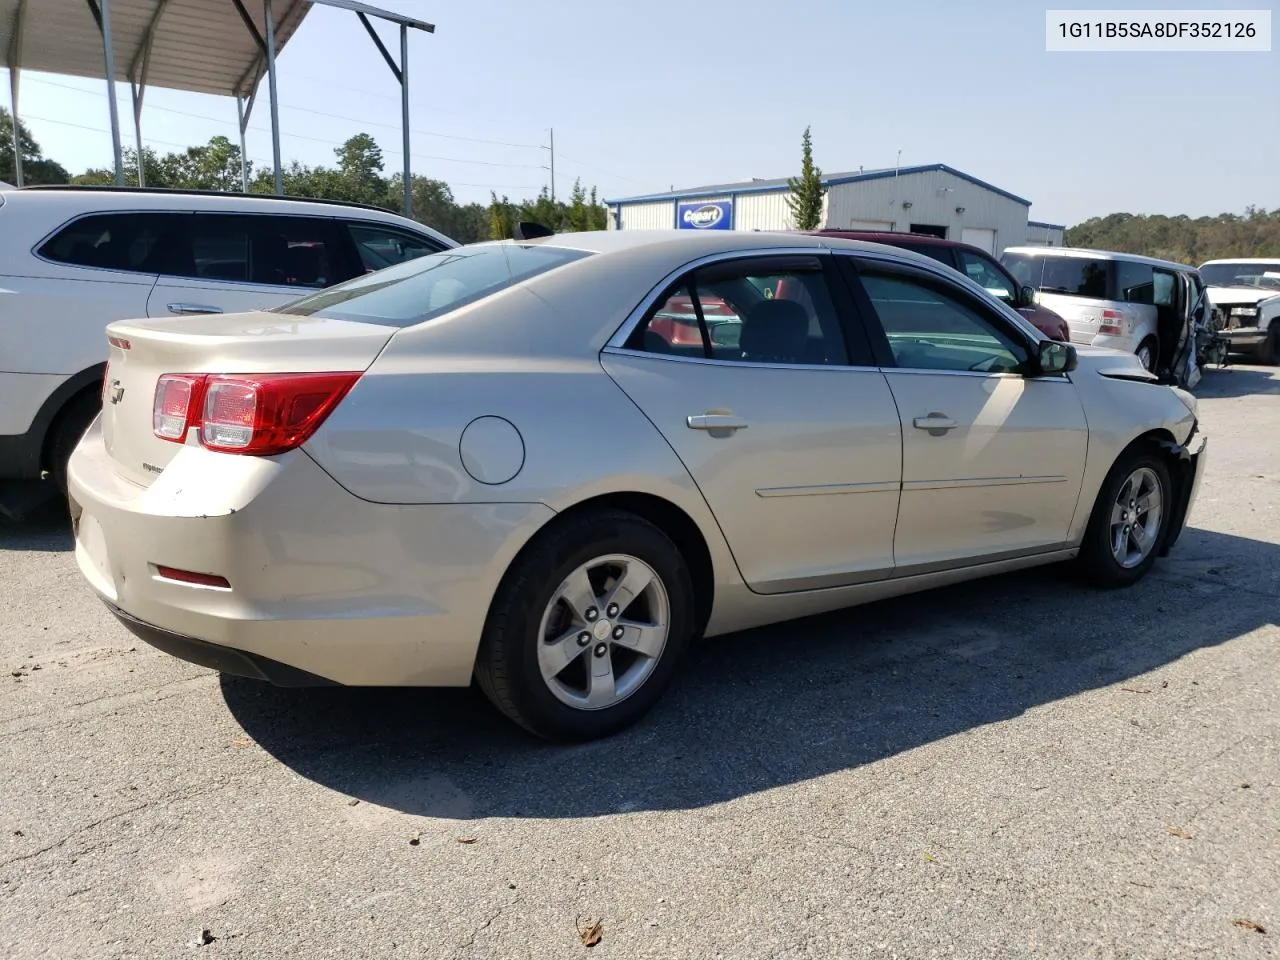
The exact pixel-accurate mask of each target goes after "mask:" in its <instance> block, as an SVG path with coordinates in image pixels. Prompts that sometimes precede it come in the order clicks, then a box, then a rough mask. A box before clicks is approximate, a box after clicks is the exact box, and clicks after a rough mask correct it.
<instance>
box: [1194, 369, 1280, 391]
mask: <svg viewBox="0 0 1280 960" xmlns="http://www.w3.org/2000/svg"><path fill="white" fill-rule="evenodd" d="M1194 393H1195V395H1196V396H1197V397H1199V398H1200V399H1202V400H1203V399H1206V398H1212V397H1256V396H1259V395H1262V394H1275V393H1280V370H1277V369H1276V368H1275V367H1247V366H1236V365H1235V364H1232V365H1231V366H1228V367H1209V368H1208V369H1207V370H1205V372H1204V375H1203V376H1202V377H1201V378H1200V382H1199V383H1198V384H1196V388H1195V390H1194Z"/></svg>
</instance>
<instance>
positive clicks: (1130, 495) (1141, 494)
mask: <svg viewBox="0 0 1280 960" xmlns="http://www.w3.org/2000/svg"><path fill="white" fill-rule="evenodd" d="M1163 516H1164V490H1163V488H1162V487H1161V484H1160V478H1159V476H1157V475H1156V472H1155V471H1154V470H1152V469H1151V468H1150V467H1139V468H1138V469H1137V470H1135V471H1133V473H1131V474H1129V477H1128V479H1126V480H1125V482H1124V483H1123V484H1121V485H1120V492H1119V494H1118V495H1117V496H1116V499H1115V503H1114V504H1112V507H1111V555H1112V556H1113V557H1115V560H1116V563H1118V564H1120V566H1122V567H1124V568H1125V569H1126V570H1129V569H1132V568H1133V567H1136V566H1138V565H1139V564H1141V563H1142V562H1143V561H1144V560H1146V559H1147V557H1149V556H1150V555H1151V551H1152V550H1154V549H1155V546H1156V538H1157V537H1158V536H1159V535H1160V521H1161V519H1162V517H1163Z"/></svg>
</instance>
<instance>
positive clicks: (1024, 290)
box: [1018, 284, 1036, 307]
mask: <svg viewBox="0 0 1280 960" xmlns="http://www.w3.org/2000/svg"><path fill="white" fill-rule="evenodd" d="M1035 305H1036V288H1035V287H1032V286H1028V285H1027V284H1023V285H1022V286H1021V287H1019V288H1018V306H1020V307H1034V306H1035Z"/></svg>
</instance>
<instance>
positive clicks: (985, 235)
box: [960, 227, 996, 256]
mask: <svg viewBox="0 0 1280 960" xmlns="http://www.w3.org/2000/svg"><path fill="white" fill-rule="evenodd" d="M960 242H961V243H968V244H972V245H973V246H975V247H977V248H979V249H980V250H985V251H987V253H989V254H991V255H992V256H995V252H996V232H995V231H994V230H987V229H986V228H985V227H965V228H964V229H963V230H961V231H960Z"/></svg>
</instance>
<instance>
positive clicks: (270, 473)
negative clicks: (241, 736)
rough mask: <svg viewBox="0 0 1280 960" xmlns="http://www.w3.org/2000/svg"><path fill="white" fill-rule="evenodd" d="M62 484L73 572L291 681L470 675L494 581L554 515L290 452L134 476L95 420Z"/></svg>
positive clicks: (221, 663) (139, 623)
mask: <svg viewBox="0 0 1280 960" xmlns="http://www.w3.org/2000/svg"><path fill="white" fill-rule="evenodd" d="M69 486H70V490H69V494H70V500H71V512H72V519H73V524H74V528H75V540H76V547H75V552H76V561H77V563H78V565H79V567H80V570H81V573H82V574H83V575H84V577H85V579H87V580H88V581H89V583H90V585H91V586H92V587H93V588H94V590H95V591H96V592H97V593H98V594H99V596H100V597H101V598H102V599H103V600H105V601H106V602H107V603H108V604H109V605H110V606H111V607H112V608H113V610H115V611H118V615H123V619H124V621H125V623H126V625H127V626H128V627H129V629H130V630H132V631H133V632H134V633H136V634H137V635H138V636H139V637H141V638H142V639H143V640H145V641H147V642H148V643H151V644H152V645H153V646H156V647H159V648H160V649H162V650H166V651H167V652H170V653H173V654H174V655H176V656H179V657H182V658H183V659H187V660H192V661H194V662H196V663H203V664H205V665H207V666H211V667H214V668H216V669H219V670H226V671H227V672H230V673H237V674H244V675H248V676H258V677H263V678H265V679H268V680H271V681H272V682H282V680H283V681H284V682H288V683H290V684H292V683H294V682H297V681H298V679H299V678H298V676H297V673H296V672H301V673H303V674H309V675H312V676H313V677H314V678H318V679H320V680H322V681H328V682H331V683H337V684H344V685H352V686H356V685H361V686H382V685H403V686H464V685H466V684H468V683H470V681H471V674H472V670H473V667H474V662H475V655H476V650H477V648H478V646H479V640H480V634H481V632H482V630H483V627H484V621H485V618H486V616H487V615H488V610H489V604H490V601H491V599H492V596H493V592H494V590H495V589H496V587H497V584H498V582H499V580H500V579H501V577H502V574H503V573H504V572H505V570H506V568H507V566H508V565H509V563H510V561H511V559H512V558H513V557H514V555H515V553H516V551H517V550H519V548H520V547H521V546H523V545H524V543H525V542H526V541H527V540H528V538H529V537H530V536H531V535H532V534H533V532H535V531H536V530H537V529H539V528H540V527H541V526H542V524H543V523H545V522H546V521H547V520H548V519H549V518H550V517H551V516H553V512H552V511H551V509H550V508H549V507H545V506H543V505H541V504H427V505H415V506H403V505H392V504H377V503H370V502H368V501H364V500H360V499H359V498H357V497H354V496H352V495H351V494H350V493H348V492H347V491H346V490H344V489H343V488H342V487H341V486H339V485H338V484H337V483H336V482H335V481H334V480H333V479H332V478H330V477H329V475H328V474H326V473H325V472H324V471H323V470H321V469H320V467H319V466H318V465H316V463H315V462H314V461H313V460H311V459H310V457H308V456H307V455H306V454H305V453H302V452H300V451H293V452H292V453H289V454H285V455H282V456H280V457H275V458H269V459H267V458H256V457H237V456H229V455H225V454H215V453H210V452H208V451H206V450H202V449H200V448H199V447H184V448H182V449H181V451H180V452H179V454H178V456H177V457H175V458H174V459H173V460H172V461H171V462H170V463H169V465H168V466H167V467H166V468H165V470H164V472H163V473H162V474H161V475H160V476H159V477H157V479H156V480H155V481H154V482H153V483H152V484H151V486H149V487H146V488H143V487H140V486H138V485H136V484H134V483H131V482H129V481H128V480H125V479H122V478H121V477H119V476H118V475H117V474H116V472H115V470H114V464H113V461H112V460H111V459H110V457H109V455H108V454H107V452H106V449H105V447H104V445H103V441H102V434H101V432H100V428H99V427H98V425H96V424H95V426H93V427H91V428H90V430H89V432H88V433H86V434H85V437H84V439H83V440H82V441H81V443H80V445H79V446H78V447H77V448H76V452H75V454H74V455H73V456H72V458H71V464H70V471H69ZM160 566H165V567H173V568H176V569H177V570H182V571H191V572H194V573H204V574H215V575H217V576H220V577H225V578H226V580H227V581H229V583H230V587H229V588H223V587H210V586H199V585H194V584H190V583H185V582H179V581H177V580H173V579H169V578H166V577H164V576H161V574H160V572H159V569H158V568H159V567H160ZM281 667H283V668H288V669H286V670H283V671H282V670H281V669H280V668H281ZM290 678H292V679H290ZM307 682H308V683H311V682H314V681H313V680H308V681H307Z"/></svg>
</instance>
